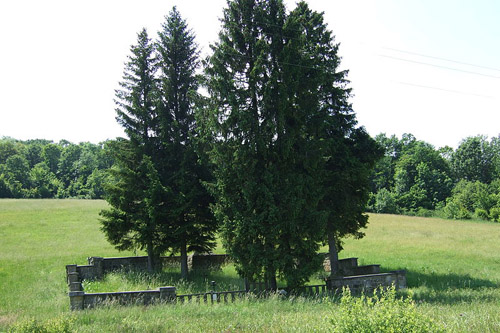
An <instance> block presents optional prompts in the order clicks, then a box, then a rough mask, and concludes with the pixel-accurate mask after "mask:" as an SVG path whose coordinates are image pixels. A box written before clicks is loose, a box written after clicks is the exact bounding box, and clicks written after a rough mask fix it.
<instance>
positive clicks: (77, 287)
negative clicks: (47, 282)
mask: <svg viewBox="0 0 500 333" xmlns="http://www.w3.org/2000/svg"><path fill="white" fill-rule="evenodd" d="M69 291H83V286H82V283H81V282H80V281H78V282H71V283H70V284H69Z"/></svg>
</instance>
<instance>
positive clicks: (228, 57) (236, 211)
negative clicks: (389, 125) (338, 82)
mask: <svg viewBox="0 0 500 333" xmlns="http://www.w3.org/2000/svg"><path fill="white" fill-rule="evenodd" d="M222 22H223V27H222V31H221V32H220V34H219V38H220V39H219V42H218V43H217V44H215V45H213V51H214V54H213V56H212V57H211V58H210V59H209V64H208V67H207V75H208V89H209V93H210V95H211V96H212V103H213V105H212V108H211V111H213V114H211V115H207V117H210V116H211V118H210V120H209V124H211V128H212V130H213V132H212V134H211V135H212V137H213V138H214V139H215V141H216V142H215V144H214V146H213V150H212V152H211V158H212V161H213V162H214V164H215V167H216V170H215V176H216V179H217V181H216V183H215V184H214V186H213V190H214V193H215V195H216V197H217V204H216V205H215V211H216V214H217V215H218V217H219V219H220V220H221V221H223V228H222V230H223V233H222V235H223V240H224V244H225V246H226V248H227V250H228V252H229V253H230V254H231V255H232V256H233V257H234V259H235V260H236V262H237V268H238V270H239V272H240V274H242V275H244V276H245V277H247V278H251V279H266V280H269V281H270V282H271V287H272V288H276V276H281V277H283V278H285V280H286V281H287V283H288V285H289V286H297V285H300V284H302V283H303V282H305V281H306V280H307V279H308V278H309V276H310V275H311V274H312V273H313V272H314V271H315V270H317V269H319V267H320V265H321V261H320V258H319V257H318V256H317V251H318V249H319V245H320V242H321V240H322V234H323V229H324V223H325V216H326V215H325V214H323V213H322V212H320V211H318V209H317V206H318V202H319V199H320V198H321V186H320V179H319V178H318V177H317V176H316V172H317V171H318V167H319V166H320V165H321V163H322V156H321V143H320V140H317V139H315V138H317V136H315V134H316V133H317V131H318V129H317V119H316V117H315V115H316V113H317V99H316V100H315V99H314V91H315V89H316V88H317V84H316V83H315V81H316V77H315V74H314V73H315V72H316V71H317V69H315V68H311V67H310V64H309V62H308V56H306V55H304V54H303V53H304V51H306V50H304V48H303V45H304V41H303V40H302V39H304V38H306V36H304V35H303V29H302V28H301V26H300V22H295V20H294V19H293V18H292V17H290V16H289V15H288V14H287V13H286V10H285V7H284V5H283V2H282V1H232V2H228V8H227V9H226V10H225V11H224V18H223V20H222Z"/></svg>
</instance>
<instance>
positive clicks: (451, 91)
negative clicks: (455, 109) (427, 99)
mask: <svg viewBox="0 0 500 333" xmlns="http://www.w3.org/2000/svg"><path fill="white" fill-rule="evenodd" d="M393 82H395V83H398V84H403V85H407V86H412V87H418V88H426V89H433V90H439V91H446V92H450V93H455V94H460V95H470V96H476V97H483V98H489V99H495V97H494V96H488V95H481V94H473V93H467V92H464V91H459V90H450V89H444V88H438V87H431V86H426V85H422V84H415V83H410V82H402V81H393Z"/></svg>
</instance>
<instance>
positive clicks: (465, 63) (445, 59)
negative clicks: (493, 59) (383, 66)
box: [380, 46, 500, 72]
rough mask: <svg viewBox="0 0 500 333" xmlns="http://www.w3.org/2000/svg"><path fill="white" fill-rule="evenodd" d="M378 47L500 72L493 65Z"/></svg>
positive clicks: (383, 47)
mask: <svg viewBox="0 0 500 333" xmlns="http://www.w3.org/2000/svg"><path fill="white" fill-rule="evenodd" d="M380 48H382V49H385V50H390V51H396V52H400V53H406V54H411V55H416V56H419V57H424V58H429V59H436V60H443V61H448V62H452V63H455V64H460V65H466V66H472V67H477V68H483V69H488V70H492V71H497V72H500V69H498V68H494V67H486V66H480V65H475V64H470V63H467V62H462V61H457V60H451V59H447V58H441V57H435V56H430V55H425V54H421V53H416V52H410V51H404V50H399V49H395V48H392V47H385V46H381V47H380Z"/></svg>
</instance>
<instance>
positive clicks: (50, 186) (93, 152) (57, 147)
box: [0, 138, 113, 199]
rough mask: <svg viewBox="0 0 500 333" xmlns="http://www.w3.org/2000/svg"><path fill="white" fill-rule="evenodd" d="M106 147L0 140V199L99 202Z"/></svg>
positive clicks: (106, 163)
mask: <svg viewBox="0 0 500 333" xmlns="http://www.w3.org/2000/svg"><path fill="white" fill-rule="evenodd" d="M106 144H107V143H102V144H93V143H89V142H83V143H80V144H74V143H71V142H69V141H66V140H61V141H60V142H58V143H54V142H53V141H50V140H27V141H21V140H16V139H13V138H2V139H0V198H84V199H101V198H103V195H104V187H103V186H104V183H105V182H106V178H107V172H106V170H107V169H109V168H110V167H111V165H112V164H113V159H112V158H111V156H110V155H109V154H107V153H106V149H105V146H106Z"/></svg>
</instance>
